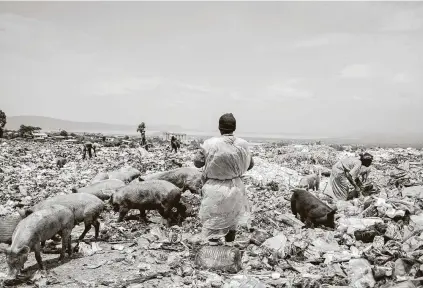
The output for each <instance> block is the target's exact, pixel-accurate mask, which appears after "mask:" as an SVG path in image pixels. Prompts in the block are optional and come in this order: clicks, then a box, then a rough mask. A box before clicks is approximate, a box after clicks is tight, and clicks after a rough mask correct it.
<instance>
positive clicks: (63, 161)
mask: <svg viewBox="0 0 423 288" xmlns="http://www.w3.org/2000/svg"><path fill="white" fill-rule="evenodd" d="M65 164H66V159H65V158H62V157H59V158H57V160H56V166H57V168H59V169H60V168H63V166H65Z"/></svg>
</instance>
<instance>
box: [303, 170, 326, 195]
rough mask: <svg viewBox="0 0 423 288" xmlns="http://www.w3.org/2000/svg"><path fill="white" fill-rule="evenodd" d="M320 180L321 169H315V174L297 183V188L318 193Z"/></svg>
mask: <svg viewBox="0 0 423 288" xmlns="http://www.w3.org/2000/svg"><path fill="white" fill-rule="evenodd" d="M320 179H321V169H320V168H317V171H316V173H313V174H311V175H306V176H304V177H302V178H301V180H300V182H299V183H298V188H303V189H306V190H314V191H319V187H320Z"/></svg>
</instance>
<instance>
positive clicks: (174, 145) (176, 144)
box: [170, 136, 181, 153]
mask: <svg viewBox="0 0 423 288" xmlns="http://www.w3.org/2000/svg"><path fill="white" fill-rule="evenodd" d="M170 146H171V149H172V150H171V151H172V152H173V150H175V153H178V149H179V148H181V144H180V143H179V141H178V139H176V137H175V136H172V139H171V140H170Z"/></svg>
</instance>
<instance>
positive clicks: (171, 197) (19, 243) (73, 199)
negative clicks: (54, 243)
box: [0, 167, 336, 277]
mask: <svg viewBox="0 0 423 288" xmlns="http://www.w3.org/2000/svg"><path fill="white" fill-rule="evenodd" d="M319 174H320V173H318V177H320V175H319ZM313 177H314V178H313ZM313 177H308V178H310V179H308V178H307V179H306V180H304V181H303V182H300V184H301V183H304V184H307V185H306V186H310V187H304V188H305V189H304V188H301V185H299V187H300V188H296V189H293V191H292V192H293V193H292V198H291V210H292V212H293V213H294V214H295V215H296V216H297V214H299V215H300V219H301V221H303V222H305V223H306V226H314V225H324V226H327V227H331V228H334V226H335V223H334V219H335V218H334V216H335V212H336V209H332V208H331V207H329V206H328V205H326V204H325V203H324V202H322V201H321V200H320V199H318V198H317V197H315V196H314V195H313V194H312V193H310V192H308V191H307V190H306V189H308V188H313V187H311V186H316V179H315V178H316V175H315V176H313ZM308 184H310V185H308ZM317 185H318V184H317ZM201 186H202V173H201V171H200V170H198V169H196V168H191V167H182V168H178V169H174V170H170V171H165V172H159V173H155V174H150V175H146V176H141V173H140V172H139V171H138V170H137V169H134V168H132V167H125V168H122V169H120V170H118V171H114V172H110V173H106V172H101V173H99V174H98V175H97V176H96V177H94V179H93V180H92V181H91V183H90V184H89V185H88V186H86V187H82V188H74V189H72V192H73V193H69V194H63V195H57V196H54V197H50V198H47V199H45V200H43V201H41V202H39V203H37V204H36V205H34V206H33V207H30V208H28V209H26V210H24V211H19V214H20V217H15V218H13V217H10V216H9V218H6V219H2V221H1V222H0V245H1V246H0V251H2V252H4V253H5V254H6V260H7V264H8V267H9V275H10V276H11V277H16V276H17V275H18V274H19V273H20V272H21V271H22V269H23V267H24V264H25V262H26V261H27V258H28V254H29V253H30V252H31V251H33V252H34V253H35V259H36V261H37V263H38V265H39V268H40V269H44V266H43V263H42V259H41V254H40V251H41V248H42V247H44V245H45V242H46V240H49V239H58V238H56V237H57V235H60V237H61V242H62V248H61V252H60V258H59V259H60V260H63V259H64V257H65V252H67V253H68V255H69V256H70V255H72V247H71V232H72V229H73V228H74V226H75V225H78V224H79V223H82V222H83V223H84V225H85V229H84V231H83V232H82V234H81V235H80V237H79V238H78V242H77V244H76V246H75V248H77V247H78V245H79V242H80V241H81V240H83V238H84V237H85V235H86V234H87V232H88V231H89V230H90V229H91V227H92V226H94V229H95V237H94V238H95V239H96V240H97V239H98V236H99V230H100V222H99V221H98V218H99V216H100V214H101V213H102V212H103V211H104V210H105V208H106V205H107V202H104V201H108V203H109V204H110V205H111V206H112V209H113V210H114V211H115V212H119V217H118V219H117V221H118V222H121V221H123V220H124V217H125V216H126V214H127V213H128V212H129V210H131V209H137V210H139V211H140V214H139V215H140V220H141V221H146V220H147V219H146V210H156V211H158V212H159V214H160V215H161V216H162V217H163V218H164V219H165V220H166V221H167V225H168V226H170V225H171V223H172V221H173V220H178V224H179V225H181V223H182V221H183V219H185V217H186V209H187V208H186V206H185V205H184V204H183V203H182V202H181V195H182V193H183V192H184V191H186V190H189V191H190V192H191V193H194V194H200V193H201ZM317 189H318V188H317ZM174 208H176V209H175V211H174V210H173V209H174ZM9 245H10V246H9ZM75 248H74V249H75Z"/></svg>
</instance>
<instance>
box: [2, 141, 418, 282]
mask: <svg viewBox="0 0 423 288" xmlns="http://www.w3.org/2000/svg"><path fill="white" fill-rule="evenodd" d="M198 145H199V143H198V142H197V141H192V142H187V143H185V144H183V145H182V149H181V150H180V151H179V152H178V153H177V154H175V153H171V152H170V150H166V149H167V148H168V146H169V143H168V142H163V141H159V140H157V139H156V140H154V141H153V147H151V148H150V149H149V152H147V153H146V152H145V150H143V149H142V148H139V147H137V145H130V146H132V147H134V148H130V147H128V146H125V145H121V146H120V147H101V148H100V150H99V151H98V152H97V157H93V158H92V159H86V160H82V147H81V146H82V145H81V144H75V143H65V142H60V141H55V142H49V141H46V142H36V141H32V140H1V142H0V190H1V193H0V216H4V215H11V214H14V213H17V212H16V209H17V208H27V207H30V206H32V205H34V204H36V203H37V202H39V201H41V200H43V199H45V198H47V197H49V196H53V195H57V194H59V193H71V189H72V188H73V187H83V186H86V185H87V184H88V183H89V182H90V181H91V179H92V178H93V177H94V176H95V175H96V174H97V173H99V172H109V171H112V170H116V169H119V168H121V167H123V166H128V165H129V166H132V167H134V168H137V169H138V170H140V171H141V172H142V173H143V174H149V173H153V172H157V171H165V170H170V169H174V168H178V167H180V166H193V163H192V159H193V155H194V153H195V151H196V149H197V148H198V147H199V146H198ZM251 149H252V151H253V157H254V161H255V166H254V168H253V169H252V170H250V171H248V172H247V173H246V175H245V176H244V177H243V178H244V183H245V185H246V188H247V193H248V196H249V200H250V202H251V205H252V221H251V224H250V225H249V226H250V227H243V228H241V229H240V230H239V233H238V234H237V238H236V241H235V244H234V246H235V247H237V248H239V249H240V250H241V252H242V259H241V263H242V270H241V271H239V272H238V273H236V274H233V273H229V272H221V271H206V270H202V269H201V268H199V267H197V266H196V265H195V263H194V262H195V261H194V258H195V253H196V251H197V249H198V248H199V246H200V244H201V243H200V242H199V238H198V234H199V233H200V228H201V226H200V223H199V220H198V218H197V217H196V213H197V212H198V209H199V205H200V200H201V199H200V196H199V195H194V194H191V193H190V192H185V193H184V194H183V200H184V201H185V202H186V203H189V204H190V205H191V206H192V211H191V212H192V215H191V217H189V218H187V219H186V220H185V221H184V222H183V224H182V227H179V226H172V227H170V228H166V226H165V225H164V222H163V219H162V218H161V217H160V216H159V214H158V213H157V212H149V213H147V215H148V218H149V223H142V222H140V221H139V220H138V219H137V213H138V211H132V212H130V216H129V218H132V219H131V220H126V221H124V222H122V223H117V222H116V220H117V216H118V215H117V214H116V213H114V212H112V211H111V210H110V209H108V210H107V211H105V212H104V213H103V214H102V217H101V219H100V222H101V226H100V238H101V239H100V240H99V241H97V242H94V241H91V240H92V239H93V235H94V229H92V230H91V231H90V232H89V233H88V234H87V236H86V239H87V241H86V243H81V244H80V249H79V251H78V252H77V253H74V254H73V256H72V257H71V258H69V257H68V255H67V254H66V258H65V261H64V263H59V262H58V257H59V254H58V252H57V249H58V248H60V243H59V244H58V245H55V243H54V242H52V241H48V242H47V245H46V248H45V251H44V253H42V259H43V261H44V262H46V263H47V265H46V266H47V272H46V273H45V272H40V271H38V270H37V269H38V267H37V264H36V261H35V258H34V253H32V252H31V253H30V256H29V258H28V261H27V263H26V264H25V269H26V270H25V271H24V273H25V274H26V275H27V279H25V281H20V283H19V282H16V283H13V282H12V284H10V283H9V284H8V282H7V281H6V282H2V284H1V285H6V284H7V285H14V286H15V287H331V286H332V287H334V286H338V287H339V286H344V287H363V288H364V287H398V288H399V287H419V286H421V283H423V282H421V281H422V279H423V265H422V264H423V214H422V210H421V207H422V201H421V199H423V186H422V185H423V182H422V179H423V151H421V150H416V149H414V148H408V149H401V148H395V149H382V148H373V149H368V150H367V151H368V152H370V153H371V154H372V155H373V156H374V164H373V165H372V166H371V172H370V176H369V181H370V182H371V183H373V188H372V189H369V190H368V191H367V193H366V196H365V197H364V198H359V199H354V200H351V201H333V200H332V199H331V198H330V197H329V196H328V195H326V194H330V187H329V186H328V185H327V183H328V180H329V178H328V177H322V180H321V184H320V189H319V192H313V193H314V194H315V195H317V196H318V197H319V198H320V199H322V200H323V201H325V202H326V203H328V204H329V205H331V206H332V207H333V206H336V207H337V209H338V211H337V214H336V215H337V216H336V229H328V228H314V229H306V228H304V227H303V225H302V223H301V222H300V221H299V220H297V219H295V218H294V216H293V215H292V212H291V210H290V197H291V192H290V189H291V188H293V187H295V186H296V185H297V183H298V181H299V179H300V178H301V176H303V175H305V174H307V173H308V171H309V170H310V169H312V168H313V165H311V164H310V160H311V159H312V158H314V159H316V160H317V163H318V165H321V167H322V168H323V172H326V174H327V173H329V172H330V168H331V167H332V165H333V164H334V163H335V162H336V161H337V160H339V159H341V158H343V157H347V156H354V155H355V156H357V155H358V153H359V151H341V150H343V149H341V147H340V146H333V147H329V146H325V145H293V144H290V145H284V144H263V145H253V146H251ZM59 156H60V157H65V158H66V159H67V161H68V162H67V163H66V164H65V166H64V167H63V168H61V169H59V168H57V167H56V163H55V160H56V158H57V157H59ZM131 216H132V217H131ZM82 231H83V224H80V225H79V226H76V227H75V228H74V230H73V232H72V240H73V242H74V243H73V245H75V241H76V239H77V237H78V236H79V235H80V234H81V233H82ZM6 274H7V264H6V260H5V256H4V255H3V254H2V255H0V280H1V281H4V280H5V279H7V277H6ZM242 283H243V284H242Z"/></svg>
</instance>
